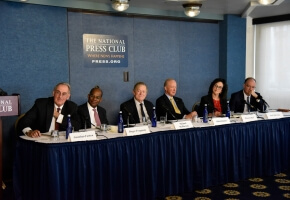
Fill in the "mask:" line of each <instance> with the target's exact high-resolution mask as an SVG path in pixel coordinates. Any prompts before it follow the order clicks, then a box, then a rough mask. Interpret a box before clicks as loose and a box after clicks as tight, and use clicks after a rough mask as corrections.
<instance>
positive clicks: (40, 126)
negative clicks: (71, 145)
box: [18, 83, 80, 137]
mask: <svg viewBox="0 0 290 200" xmlns="http://www.w3.org/2000/svg"><path fill="white" fill-rule="evenodd" d="M52 95H53V97H49V98H40V99H37V100H36V101H35V103H34V105H33V107H32V108H31V109H30V110H29V111H28V112H27V113H26V114H25V115H24V116H23V117H22V118H21V119H20V120H19V123H18V129H19V130H20V131H22V133H24V134H25V135H27V136H29V137H40V136H41V133H45V132H48V131H51V130H60V131H65V130H66V127H67V116H68V115H69V114H70V115H71V123H72V126H73V127H74V130H79V128H80V124H79V120H78V115H77V108H78V107H77V105H76V104H75V103H74V102H72V101H69V100H68V99H69V98H70V85H69V84H68V83H59V84H57V85H56V86H55V87H54V90H53V92H52Z"/></svg>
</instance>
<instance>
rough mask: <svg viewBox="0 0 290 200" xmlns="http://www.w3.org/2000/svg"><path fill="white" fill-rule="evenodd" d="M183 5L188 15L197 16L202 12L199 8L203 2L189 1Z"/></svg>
mask: <svg viewBox="0 0 290 200" xmlns="http://www.w3.org/2000/svg"><path fill="white" fill-rule="evenodd" d="M182 6H183V8H184V13H185V15H186V16H188V17H195V16H197V15H199V13H200V10H199V9H200V7H201V4H197V3H188V4H183V5H182Z"/></svg>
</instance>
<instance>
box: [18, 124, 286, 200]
mask: <svg viewBox="0 0 290 200" xmlns="http://www.w3.org/2000/svg"><path fill="white" fill-rule="evenodd" d="M289 134H290V118H283V119H276V120H261V121H255V122H249V123H235V124H230V125H222V126H212V127H206V128H191V129H184V130H172V131H164V132H156V133H151V134H146V135H139V136H131V137H122V138H115V139H108V140H98V141H87V142H73V143H61V144H43V143H37V142H33V141H27V140H23V139H21V138H20V139H19V141H18V143H17V145H16V154H15V158H14V159H15V162H14V170H13V171H14V173H13V179H14V180H13V184H14V191H15V195H16V199H22V200H34V199H35V200H39V199H42V200H46V199H47V200H74V199H75V200H81V199H84V200H89V199H92V200H103V199H104V200H109V199H111V200H131V199H132V200H139V199H140V200H154V199H156V198H157V197H164V196H166V195H172V194H178V193H184V192H189V191H193V190H195V189H202V188H205V187H209V186H213V185H218V184H223V183H227V182H233V181H239V180H244V179H247V178H249V177H259V176H266V175H269V176H270V175H273V174H275V173H280V172H282V171H285V170H289V166H290V152H289V150H290V149H289V143H290V137H289Z"/></svg>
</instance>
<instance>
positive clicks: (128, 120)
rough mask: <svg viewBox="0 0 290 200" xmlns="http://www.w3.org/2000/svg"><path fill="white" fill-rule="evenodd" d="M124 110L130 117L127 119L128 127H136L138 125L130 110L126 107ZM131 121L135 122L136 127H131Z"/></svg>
mask: <svg viewBox="0 0 290 200" xmlns="http://www.w3.org/2000/svg"><path fill="white" fill-rule="evenodd" d="M124 110H125V111H126V112H127V113H128V117H127V127H128V128H129V127H134V126H135V125H136V123H135V120H134V118H133V117H132V114H131V112H130V111H129V110H128V108H127V107H126V106H125V107H124ZM130 119H131V121H132V122H134V125H131V126H130Z"/></svg>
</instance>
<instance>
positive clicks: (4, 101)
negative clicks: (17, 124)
mask: <svg viewBox="0 0 290 200" xmlns="http://www.w3.org/2000/svg"><path fill="white" fill-rule="evenodd" d="M18 104H19V102H18V96H0V117H1V116H14V115H18V112H19V109H18V107H19V105H18Z"/></svg>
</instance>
